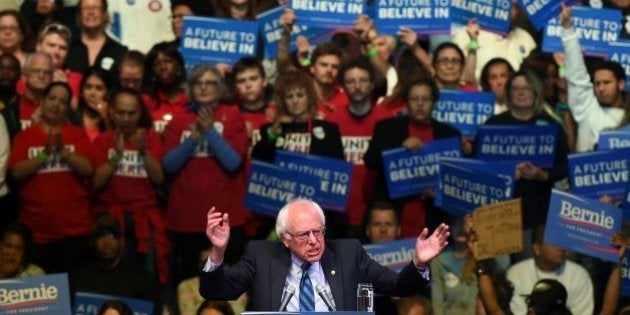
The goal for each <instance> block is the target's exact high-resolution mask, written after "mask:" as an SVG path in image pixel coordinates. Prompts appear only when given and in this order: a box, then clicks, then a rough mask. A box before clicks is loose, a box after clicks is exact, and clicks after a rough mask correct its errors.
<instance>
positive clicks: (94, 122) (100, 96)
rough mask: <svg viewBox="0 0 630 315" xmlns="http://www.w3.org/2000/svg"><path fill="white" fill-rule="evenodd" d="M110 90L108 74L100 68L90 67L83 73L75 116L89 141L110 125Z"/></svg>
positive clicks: (92, 140)
mask: <svg viewBox="0 0 630 315" xmlns="http://www.w3.org/2000/svg"><path fill="white" fill-rule="evenodd" d="M111 90H112V85H111V81H110V80H109V76H108V75H107V73H106V72H105V71H103V70H102V69H100V68H90V69H88V71H86V72H85V73H84V74H83V81H82V82H81V94H80V96H79V105H78V107H77V112H76V116H77V119H78V120H79V124H80V125H81V126H83V129H84V130H85V133H86V134H87V135H88V138H90V141H91V142H94V140H96V138H97V137H98V136H99V135H100V134H101V133H102V132H104V131H105V130H107V129H109V128H110V127H111V123H110V118H109V111H108V107H109V106H108V105H107V103H108V102H109V93H110V92H111Z"/></svg>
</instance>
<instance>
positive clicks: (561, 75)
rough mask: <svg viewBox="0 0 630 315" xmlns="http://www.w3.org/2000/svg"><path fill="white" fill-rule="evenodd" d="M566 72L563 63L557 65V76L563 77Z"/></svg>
mask: <svg viewBox="0 0 630 315" xmlns="http://www.w3.org/2000/svg"><path fill="white" fill-rule="evenodd" d="M566 74H567V68H566V67H565V66H564V65H562V66H560V67H558V76H559V77H561V78H564V77H565V76H566Z"/></svg>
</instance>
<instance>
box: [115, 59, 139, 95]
mask: <svg viewBox="0 0 630 315" xmlns="http://www.w3.org/2000/svg"><path fill="white" fill-rule="evenodd" d="M145 62H146V57H145V56H144V54H142V53H141V52H139V51H137V50H130V51H127V52H126V53H125V55H124V56H123V57H122V60H120V65H119V66H118V81H119V85H120V86H121V87H124V88H130V89H134V90H136V91H138V92H141V91H142V89H143V88H144V85H143V82H144V81H143V80H144V63H145Z"/></svg>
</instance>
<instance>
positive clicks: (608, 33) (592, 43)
mask: <svg viewBox="0 0 630 315" xmlns="http://www.w3.org/2000/svg"><path fill="white" fill-rule="evenodd" d="M571 9H572V12H573V17H572V20H573V28H574V30H575V32H577V34H578V36H579V38H580V46H582V51H583V52H584V54H586V55H591V56H600V57H604V56H606V54H607V53H608V49H609V48H608V43H609V42H615V41H617V39H618V38H619V33H620V32H621V27H622V25H621V12H620V11H619V10H612V9H592V8H587V7H581V6H574V7H572V8H571ZM562 29H563V26H562V25H560V22H559V21H558V17H554V18H552V19H551V20H549V22H548V23H547V27H545V31H544V33H543V45H542V50H543V51H545V52H551V53H554V52H564V48H563V47H562V40H561V39H560V38H561V35H562Z"/></svg>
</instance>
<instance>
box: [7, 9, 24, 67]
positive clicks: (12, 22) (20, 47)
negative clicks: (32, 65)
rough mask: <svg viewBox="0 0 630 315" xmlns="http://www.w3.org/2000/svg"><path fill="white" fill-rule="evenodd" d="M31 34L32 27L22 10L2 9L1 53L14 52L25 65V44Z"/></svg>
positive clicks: (21, 63)
mask: <svg viewBox="0 0 630 315" xmlns="http://www.w3.org/2000/svg"><path fill="white" fill-rule="evenodd" d="M30 36H31V29H30V27H29V26H28V23H27V22H26V20H25V19H24V17H23V16H22V15H21V14H20V12H18V11H15V10H2V11H0V53H3V54H12V55H13V56H15V58H17V59H18V60H19V61H20V65H24V62H25V61H26V52H25V49H24V48H25V47H24V45H25V44H26V43H27V42H28V40H29V39H30Z"/></svg>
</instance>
